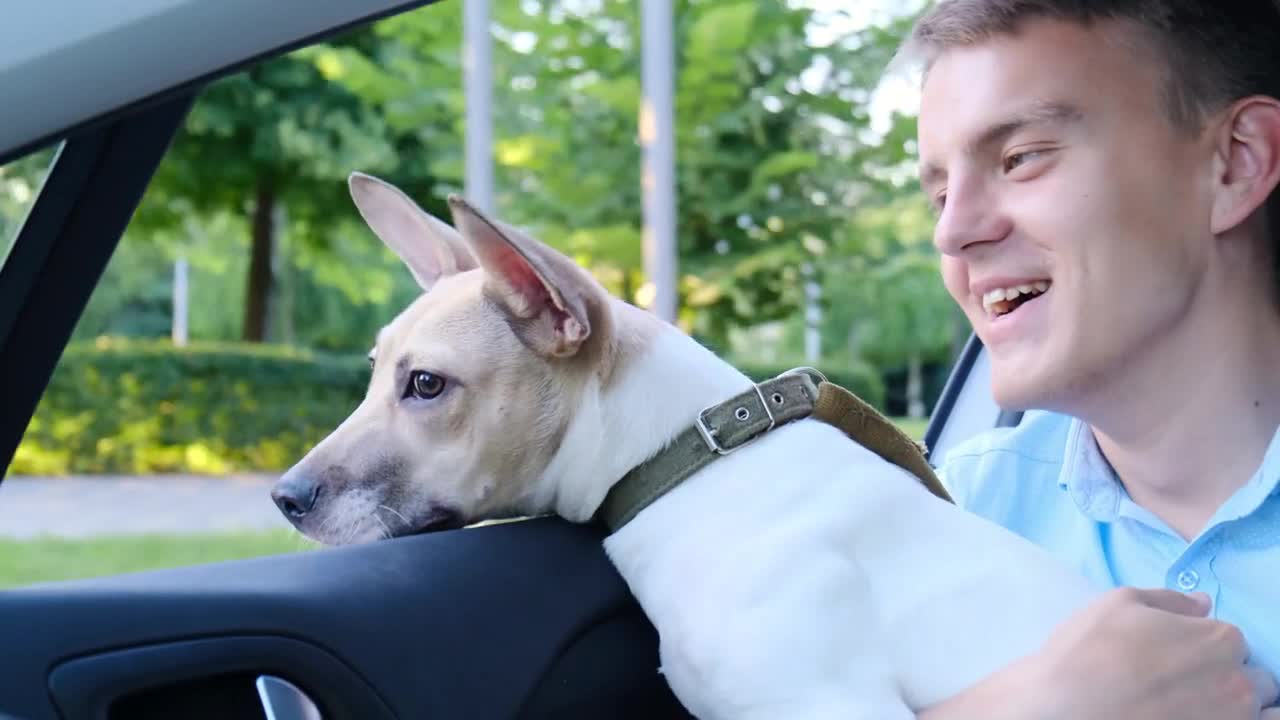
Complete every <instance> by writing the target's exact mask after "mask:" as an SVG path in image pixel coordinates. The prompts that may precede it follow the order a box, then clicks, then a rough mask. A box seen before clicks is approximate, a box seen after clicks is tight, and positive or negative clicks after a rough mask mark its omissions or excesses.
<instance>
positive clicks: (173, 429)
mask: <svg viewBox="0 0 1280 720" xmlns="http://www.w3.org/2000/svg"><path fill="white" fill-rule="evenodd" d="M787 369H789V368H788V367H782V366H779V367H768V366H748V367H744V368H743V370H744V371H745V372H746V373H747V374H748V375H750V376H751V377H752V378H753V379H755V380H765V379H768V378H770V377H773V376H775V375H777V374H779V373H781V372H783V371H785V370H787ZM822 369H823V371H824V372H825V373H826V374H827V376H828V377H829V378H830V379H831V380H832V381H833V382H836V383H838V384H841V385H843V386H845V387H847V388H849V389H850V390H852V391H854V392H855V393H857V394H859V395H860V396H862V397H863V398H864V399H866V400H867V401H869V402H871V403H872V404H874V405H876V406H877V407H883V401H884V386H883V384H882V383H881V382H880V379H879V376H878V375H877V374H876V373H875V372H873V371H871V370H869V369H866V368H861V367H859V368H853V369H838V368H822ZM367 382H368V365H367V361H366V360H365V359H364V358H363V357H355V356H331V355H321V354H316V353H310V352H305V351H301V350H294V349H289V348H282V347H275V346H257V345H239V344H225V345H224V344H193V345H191V346H188V347H185V348H175V347H174V346H173V345H172V344H170V343H168V342H161V341H127V340H118V339H99V340H98V341H96V342H93V343H87V344H75V345H72V346H70V347H68V349H67V351H66V352H65V353H64V354H63V357H62V360H61V362H60V363H59V365H58V368H57V370H56V371H55V372H54V375H53V378H52V380H51V381H50V384H49V387H48V389H47V390H46V391H45V394H44V397H43V398H42V399H41V402H40V406H39V407H38V408H37V410H36V414H35V417H34V418H32V421H31V424H30V426H29V427H28V428H27V432H26V435H25V437H24V438H23V441H22V444H21V445H20V446H19V447H18V452H17V455H16V456H15V458H14V462H13V465H12V467H11V468H10V472H12V473H15V474H38V475H50V474H64V473H154V472H195V473H224V472H234V471H247V470H281V469H284V468H287V467H288V466H289V465H291V464H292V463H294V462H296V461H297V459H298V458H300V457H302V455H303V454H304V453H306V451H307V450H308V449H309V448H310V447H311V446H312V445H314V444H315V443H316V442H318V441H319V440H320V439H321V438H323V437H324V436H325V435H326V434H328V433H329V432H330V431H331V430H332V429H333V428H334V427H336V426H337V425H338V423H340V422H341V421H342V420H343V419H344V418H346V417H347V415H348V414H350V412H351V411H352V410H353V409H355V407H356V405H358V404H359V402H360V399H361V398H362V397H364V393H365V390H366V387H367Z"/></svg>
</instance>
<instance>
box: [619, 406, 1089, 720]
mask: <svg viewBox="0 0 1280 720" xmlns="http://www.w3.org/2000/svg"><path fill="white" fill-rule="evenodd" d="M914 482H915V480H914V479H913V478H911V477H910V476H909V475H907V474H906V473H905V472H903V471H901V470H900V469H898V468H896V467H894V466H892V465H890V464H889V463H886V462H884V461H883V460H881V459H880V458H878V457H877V456H875V455H874V454H872V453H871V452H870V451H867V450H865V449H864V448H861V447H859V446H857V445H854V444H853V443H850V442H849V441H847V440H845V439H844V437H843V435H842V434H841V433H840V432H839V431H837V430H835V429H834V428H830V427H828V426H825V425H822V424H820V423H816V422H804V423H799V424H797V425H795V426H791V427H786V428H783V429H781V430H779V431H777V432H775V433H774V434H772V435H770V436H768V437H767V438H766V439H765V440H762V441H761V442H760V443H759V444H758V445H757V446H756V447H752V448H749V449H747V450H743V451H742V452H740V453H738V454H735V455H731V456H729V457H726V458H723V459H722V460H720V461H718V462H716V463H713V464H712V465H711V466H709V467H708V468H707V469H706V470H704V471H703V473H701V474H699V475H698V476H696V477H695V478H694V479H693V481H692V482H689V483H686V484H685V485H682V486H681V487H679V488H677V489H675V490H673V491H672V492H671V493H669V494H668V495H667V496H666V497H664V498H662V499H661V500H659V501H658V502H657V503H655V504H654V505H653V506H651V507H650V508H649V509H647V510H645V511H644V512H642V513H641V514H640V515H639V516H637V517H636V518H635V520H633V521H632V522H631V523H630V524H629V525H627V526H626V527H624V528H622V529H621V530H620V531H619V532H617V533H615V534H614V535H613V536H611V537H610V538H609V539H608V540H607V541H606V543H605V547H606V550H607V551H608V552H609V555H610V557H611V558H612V560H613V562H614V563H615V564H616V565H617V567H618V568H619V571H620V572H621V573H622V575H623V576H624V577H625V578H626V580H627V582H628V584H629V586H630V587H631V589H632V591H633V592H634V593H635V595H636V597H637V599H638V600H639V602H640V603H641V605H642V607H643V608H644V609H645V612H646V613H647V614H648V616H649V618H650V619H651V621H652V622H653V623H654V625H655V626H656V627H657V629H658V632H659V635H660V637H661V643H662V650H661V652H662V662H663V672H664V673H665V675H666V677H667V680H668V682H669V683H670V684H671V686H672V689H673V690H674V691H675V692H676V694H677V696H678V697H680V699H681V701H682V702H684V703H685V704H686V706H687V707H689V709H690V710H691V711H692V712H694V713H695V714H696V715H698V716H699V717H701V718H707V719H709V718H721V717H723V718H750V717H761V718H764V717H769V718H791V717H794V718H823V717H841V718H860V717H865V718H876V719H877V720H893V718H897V717H902V718H911V717H914V712H913V711H914V710H917V709H919V708H921V707H925V706H928V705H930V704H933V703H935V702H937V701H938V700H941V699H944V698H946V697H948V696H950V695H952V694H954V693H956V692H959V691H960V690H963V689H964V688H965V687H967V686H969V685H970V684H972V683H973V682H975V681H977V680H978V679H980V678H982V677H984V676H985V675H987V674H989V673H991V672H993V671H995V670H997V669H999V668H1000V667H1003V666H1004V665H1007V664H1008V663H1009V662H1011V661H1013V660H1014V659H1016V658H1017V657H1020V656H1022V655H1025V654H1027V653H1029V652H1031V651H1033V650H1034V649H1035V648H1036V647H1038V646H1039V645H1040V644H1041V643H1042V642H1043V641H1044V639H1045V638H1046V637H1047V635H1048V633H1049V631H1050V630H1051V629H1052V628H1053V627H1054V626H1056V625H1057V624H1058V623H1059V622H1061V620H1063V619H1064V618H1065V616H1066V615H1067V614H1069V613H1070V612H1071V611H1072V610H1074V609H1075V608H1076V607H1078V606H1079V605H1081V604H1083V602H1084V601H1085V600H1086V599H1087V598H1088V597H1090V595H1091V593H1092V590H1091V589H1090V588H1088V587H1087V585H1086V584H1085V581H1084V580H1083V579H1082V578H1079V577H1078V576H1077V575H1075V574H1074V573H1070V572H1068V571H1066V570H1065V569H1064V568H1061V567H1059V566H1057V564H1056V563H1054V562H1053V561H1052V560H1048V559H1047V556H1046V555H1044V554H1043V553H1041V552H1040V551H1039V550H1038V549H1037V548H1034V547H1033V546H1031V545H1030V544H1029V543H1026V542H1025V541H1023V540H1021V539H1019V538H1016V537H1015V536H1013V535H1012V534H1010V533H1008V532H1007V531H1004V530H1003V529H1001V528H998V527H995V526H994V525H991V524H989V523H987V522H985V521H982V520H980V519H978V518H976V517H974V516H971V515H969V514H967V513H964V512H963V511H960V510H958V509H956V508H954V507H952V506H949V505H947V504H946V503H943V502H942V501H939V500H937V499H936V498H934V497H932V496H931V495H929V494H928V493H927V492H926V491H924V490H923V489H921V488H918V487H914V486H912V483H914Z"/></svg>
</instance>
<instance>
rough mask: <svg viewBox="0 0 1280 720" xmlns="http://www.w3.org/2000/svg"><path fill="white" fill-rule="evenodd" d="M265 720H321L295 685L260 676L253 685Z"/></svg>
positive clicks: (316, 711) (314, 706) (309, 699)
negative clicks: (260, 702)
mask: <svg viewBox="0 0 1280 720" xmlns="http://www.w3.org/2000/svg"><path fill="white" fill-rule="evenodd" d="M254 684H255V685H256V686H257V687H258V698H259V699H260V700H262V709H263V710H264V711H265V712H266V713H267V720H322V718H321V716H320V710H319V708H317V707H316V704H315V703H314V702H312V701H311V698H310V697H308V696H307V694H306V693H305V692H303V691H302V690H301V689H300V688H299V687H298V686H297V685H294V684H293V683H291V682H289V681H288V680H284V679H282V678H278V677H275V676H274V675H260V676H258V681H257V682H256V683H254Z"/></svg>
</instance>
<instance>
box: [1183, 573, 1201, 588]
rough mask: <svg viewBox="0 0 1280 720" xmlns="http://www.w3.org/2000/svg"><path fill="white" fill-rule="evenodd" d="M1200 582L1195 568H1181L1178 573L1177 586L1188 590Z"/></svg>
mask: <svg viewBox="0 0 1280 720" xmlns="http://www.w3.org/2000/svg"><path fill="white" fill-rule="evenodd" d="M1199 584H1200V573H1197V572H1196V571H1195V570H1183V571H1182V572H1180V573H1178V587H1179V588H1181V589H1183V590H1186V591H1187V592H1190V591H1192V590H1195V589H1196V585H1199Z"/></svg>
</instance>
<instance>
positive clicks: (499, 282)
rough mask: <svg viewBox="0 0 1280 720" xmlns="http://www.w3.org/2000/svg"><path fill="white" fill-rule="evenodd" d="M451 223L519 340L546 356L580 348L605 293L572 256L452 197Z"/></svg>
mask: <svg viewBox="0 0 1280 720" xmlns="http://www.w3.org/2000/svg"><path fill="white" fill-rule="evenodd" d="M449 207H450V209H452V210H453V221H454V225H456V226H457V227H458V230H459V231H460V232H461V233H462V237H463V239H464V240H465V241H466V242H467V243H468V244H469V245H470V247H471V251H472V252H473V253H474V254H475V256H476V259H477V260H479V262H480V267H482V268H483V269H484V272H485V289H486V291H488V292H489V293H490V294H491V296H492V297H494V298H495V299H496V300H498V302H499V303H500V304H501V306H502V308H503V309H504V311H505V312H506V313H507V314H508V315H510V316H511V317H512V318H513V319H515V320H517V322H514V323H512V327H514V328H515V329H516V332H517V334H519V335H520V336H521V339H522V340H523V341H524V342H525V343H526V344H527V345H529V347H531V348H532V349H533V350H534V351H535V352H537V353H539V354H542V355H545V356H548V357H568V356H571V355H574V354H576V353H577V352H578V351H579V350H581V348H582V346H583V344H584V343H586V342H587V339H588V338H590V337H591V333H592V318H593V317H600V316H601V315H600V314H601V313H602V312H603V311H604V309H605V303H607V302H608V295H607V294H606V293H605V291H604V288H602V287H600V285H599V283H597V282H596V281H595V279H594V278H592V277H591V276H590V275H589V274H588V273H587V272H586V271H585V270H583V269H582V268H580V267H578V266H577V265H576V264H575V263H574V262H573V261H572V260H570V259H569V258H568V257H565V256H564V255H562V254H561V253H559V252H557V251H555V250H554V249H552V248H550V247H548V246H547V245H545V244H543V243H541V242H539V241H537V240H535V239H533V238H531V237H529V236H528V235H525V234H524V233H522V232H520V231H519V230H517V229H515V228H513V227H511V226H509V225H506V224H505V223H502V222H499V221H497V220H491V219H489V218H487V217H485V216H484V215H482V214H481V213H480V212H479V211H478V210H476V209H475V208H474V207H472V206H471V205H470V204H468V203H467V201H466V200H463V199H462V198H460V197H458V196H456V195H451V196H450V197H449Z"/></svg>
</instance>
